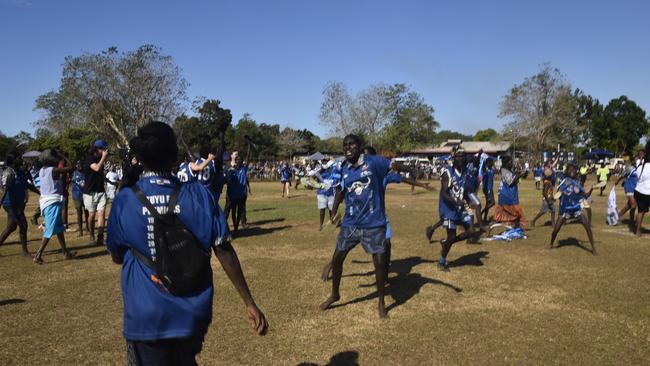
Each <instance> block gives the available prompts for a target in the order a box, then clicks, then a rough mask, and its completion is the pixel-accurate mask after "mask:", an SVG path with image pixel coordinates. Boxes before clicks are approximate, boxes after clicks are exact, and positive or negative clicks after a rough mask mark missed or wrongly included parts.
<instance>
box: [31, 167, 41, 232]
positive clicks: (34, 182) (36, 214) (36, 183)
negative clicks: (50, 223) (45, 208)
mask: <svg viewBox="0 0 650 366" xmlns="http://www.w3.org/2000/svg"><path fill="white" fill-rule="evenodd" d="M40 170H41V163H40V162H39V161H38V160H36V161H35V162H34V165H33V166H32V169H30V171H29V174H30V176H31V177H32V180H31V181H32V185H34V187H36V189H40V188H41V178H39V177H38V172H39V171H40ZM40 217H41V210H40V209H39V208H38V207H36V211H34V214H33V215H32V224H34V225H36V226H38V219H39V218H40Z"/></svg>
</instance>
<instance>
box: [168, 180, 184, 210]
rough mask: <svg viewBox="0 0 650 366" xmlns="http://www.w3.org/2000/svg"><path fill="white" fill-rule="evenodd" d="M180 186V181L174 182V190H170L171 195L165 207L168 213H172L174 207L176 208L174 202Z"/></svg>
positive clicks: (176, 200) (175, 202) (179, 191)
mask: <svg viewBox="0 0 650 366" xmlns="http://www.w3.org/2000/svg"><path fill="white" fill-rule="evenodd" d="M181 187H182V185H181V184H180V183H176V184H175V185H174V190H173V191H172V195H171V196H170V197H169V206H168V208H167V212H168V213H172V214H173V213H174V208H176V204H177V203H178V196H179V195H180V193H181Z"/></svg>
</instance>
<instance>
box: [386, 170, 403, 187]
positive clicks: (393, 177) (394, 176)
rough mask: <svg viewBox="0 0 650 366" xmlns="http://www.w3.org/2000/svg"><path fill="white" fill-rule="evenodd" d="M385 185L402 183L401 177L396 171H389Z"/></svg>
mask: <svg viewBox="0 0 650 366" xmlns="http://www.w3.org/2000/svg"><path fill="white" fill-rule="evenodd" d="M385 181H386V184H391V183H395V184H398V183H402V176H401V175H400V174H399V173H398V172H396V171H390V172H389V173H388V174H387V175H386V178H385Z"/></svg>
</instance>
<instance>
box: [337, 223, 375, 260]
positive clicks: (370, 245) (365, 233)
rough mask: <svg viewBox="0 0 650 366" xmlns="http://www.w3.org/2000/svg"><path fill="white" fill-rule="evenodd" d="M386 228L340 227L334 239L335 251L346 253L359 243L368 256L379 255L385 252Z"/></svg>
mask: <svg viewBox="0 0 650 366" xmlns="http://www.w3.org/2000/svg"><path fill="white" fill-rule="evenodd" d="M385 241H386V226H379V227H373V228H359V227H341V231H340V232H339V236H338V238H336V250H338V251H339V252H345V251H348V250H350V249H352V248H354V247H355V246H357V244H359V243H361V245H363V249H364V250H365V251H366V253H368V254H381V253H384V252H385V251H386V245H385Z"/></svg>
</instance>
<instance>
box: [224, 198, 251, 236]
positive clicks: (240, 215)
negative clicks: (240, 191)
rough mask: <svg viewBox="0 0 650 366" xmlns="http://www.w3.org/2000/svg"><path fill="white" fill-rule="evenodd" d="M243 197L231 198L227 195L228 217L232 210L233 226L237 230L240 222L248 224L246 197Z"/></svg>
mask: <svg viewBox="0 0 650 366" xmlns="http://www.w3.org/2000/svg"><path fill="white" fill-rule="evenodd" d="M247 198H248V197H247V196H246V197H243V198H230V197H227V196H226V218H228V215H229V214H230V212H232V226H233V227H234V229H235V230H237V229H239V223H240V222H241V223H242V224H243V225H246V223H247V220H246V199H247Z"/></svg>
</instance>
